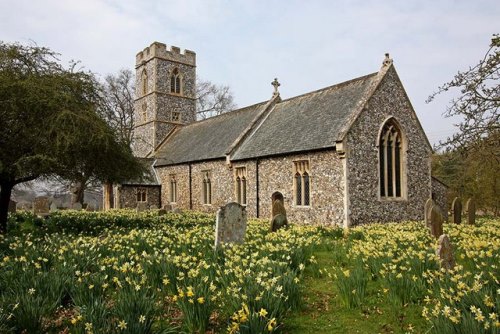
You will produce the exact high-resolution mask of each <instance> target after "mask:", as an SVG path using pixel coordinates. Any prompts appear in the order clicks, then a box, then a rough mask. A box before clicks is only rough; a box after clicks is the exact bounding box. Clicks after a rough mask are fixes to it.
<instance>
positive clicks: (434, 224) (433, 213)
mask: <svg viewBox="0 0 500 334" xmlns="http://www.w3.org/2000/svg"><path fill="white" fill-rule="evenodd" d="M427 221H428V222H429V230H430V232H431V234H432V235H433V236H434V237H435V238H439V237H440V236H441V235H442V234H443V221H444V218H443V211H442V210H441V208H440V207H439V205H437V204H432V205H431V208H430V210H429V212H428V213H427Z"/></svg>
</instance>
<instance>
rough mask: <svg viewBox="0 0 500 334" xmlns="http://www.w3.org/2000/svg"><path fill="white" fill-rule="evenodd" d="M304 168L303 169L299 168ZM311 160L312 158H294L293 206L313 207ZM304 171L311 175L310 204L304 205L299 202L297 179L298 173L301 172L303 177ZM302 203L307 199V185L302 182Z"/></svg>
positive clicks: (298, 207) (301, 207) (299, 207)
mask: <svg viewBox="0 0 500 334" xmlns="http://www.w3.org/2000/svg"><path fill="white" fill-rule="evenodd" d="M299 165H301V167H299V169H303V170H302V171H299V170H298V168H297V167H298V166H299ZM310 166H311V161H310V159H299V160H293V166H292V183H293V200H292V207H294V208H297V209H310V208H312V196H311V194H312V191H311V189H312V187H311V168H310ZM303 172H306V173H307V175H308V176H309V204H308V205H303V204H297V190H298V189H297V181H296V174H297V173H299V174H300V175H301V178H302V177H303V175H302V174H303ZM301 188H302V189H301V196H302V199H301V203H304V201H305V185H304V183H303V182H302V187H301Z"/></svg>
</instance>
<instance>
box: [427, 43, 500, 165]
mask: <svg viewBox="0 0 500 334" xmlns="http://www.w3.org/2000/svg"><path fill="white" fill-rule="evenodd" d="M499 79H500V35H498V34H494V35H493V38H492V39H491V44H490V47H489V49H488V51H487V52H486V54H485V56H484V58H483V59H482V60H480V61H479V63H478V64H477V65H475V66H474V67H470V68H469V69H468V70H467V71H464V72H458V73H457V74H456V75H455V77H454V78H453V80H451V81H450V82H448V83H445V84H444V85H443V86H441V87H439V88H438V90H437V92H435V93H433V94H432V95H431V96H429V98H428V100H427V102H431V101H432V100H433V99H434V98H435V97H436V95H438V94H441V93H443V92H448V91H450V90H454V89H457V90H459V92H460V94H461V95H460V96H459V97H458V98H456V99H453V100H452V101H451V104H450V105H449V107H448V108H447V110H446V112H445V113H444V115H445V116H446V117H452V116H460V117H462V118H463V121H462V122H461V123H460V124H458V127H459V130H460V131H459V132H458V133H457V134H455V135H453V136H452V137H450V138H447V140H445V141H444V142H441V143H440V145H441V147H447V148H448V149H452V148H458V149H461V150H471V149H476V147H475V145H476V144H480V145H485V144H486V145H490V143H487V142H485V141H484V140H485V138H487V139H489V140H495V139H498V131H499V130H500V126H499V114H498V111H499V106H500V81H499ZM493 144H495V143H493ZM496 144H497V145H498V142H496ZM498 158H499V156H498V155H497V156H496V159H497V160H498Z"/></svg>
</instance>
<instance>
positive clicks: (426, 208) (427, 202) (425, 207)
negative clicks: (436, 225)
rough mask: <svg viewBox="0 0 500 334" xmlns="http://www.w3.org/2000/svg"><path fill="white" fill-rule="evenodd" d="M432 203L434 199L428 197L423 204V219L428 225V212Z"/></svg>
mask: <svg viewBox="0 0 500 334" xmlns="http://www.w3.org/2000/svg"><path fill="white" fill-rule="evenodd" d="M433 204H434V201H433V200H432V198H429V199H428V200H427V201H425V205H424V221H425V226H427V227H429V224H430V222H429V212H430V209H431V206H432V205H433Z"/></svg>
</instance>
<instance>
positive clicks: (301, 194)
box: [294, 160, 311, 206]
mask: <svg viewBox="0 0 500 334" xmlns="http://www.w3.org/2000/svg"><path fill="white" fill-rule="evenodd" d="M294 173H295V174H294V190H295V191H294V195H295V205H298V206H310V205H311V179H310V176H309V173H310V170H309V161H308V160H303V161H295V162H294Z"/></svg>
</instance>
